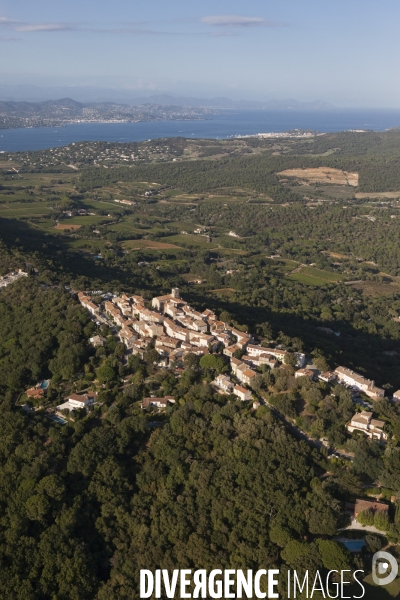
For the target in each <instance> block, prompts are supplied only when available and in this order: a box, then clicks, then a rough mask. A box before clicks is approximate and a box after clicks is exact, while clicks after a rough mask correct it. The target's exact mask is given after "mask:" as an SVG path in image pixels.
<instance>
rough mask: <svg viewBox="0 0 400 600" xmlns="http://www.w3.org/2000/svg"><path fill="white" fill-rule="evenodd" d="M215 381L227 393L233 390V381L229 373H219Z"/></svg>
mask: <svg viewBox="0 0 400 600" xmlns="http://www.w3.org/2000/svg"><path fill="white" fill-rule="evenodd" d="M213 383H214V384H215V385H216V386H217V387H218V388H219V389H221V390H222V391H224V392H226V393H227V394H230V393H231V392H232V390H233V383H232V381H231V380H230V379H229V377H227V375H218V377H216V378H215V380H214V382H213Z"/></svg>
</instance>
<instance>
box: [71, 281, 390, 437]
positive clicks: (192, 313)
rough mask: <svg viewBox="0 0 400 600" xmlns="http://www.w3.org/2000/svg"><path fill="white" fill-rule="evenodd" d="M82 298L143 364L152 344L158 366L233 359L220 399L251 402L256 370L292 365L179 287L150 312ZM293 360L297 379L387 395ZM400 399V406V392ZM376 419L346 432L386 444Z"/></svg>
mask: <svg viewBox="0 0 400 600" xmlns="http://www.w3.org/2000/svg"><path fill="white" fill-rule="evenodd" d="M110 296H111V295H110ZM78 298H79V300H80V302H81V304H82V306H84V307H85V308H86V309H87V310H88V311H89V312H90V313H91V314H92V315H93V317H95V318H96V319H100V320H102V318H103V316H104V315H107V318H108V319H111V320H112V321H113V322H114V324H115V325H116V326H117V327H118V330H117V336H118V338H119V339H120V341H121V342H122V343H123V344H124V345H125V346H126V348H127V350H128V351H129V352H130V353H132V354H138V355H139V356H140V357H141V358H142V359H143V358H144V355H145V353H146V351H147V349H148V348H149V345H150V344H151V343H152V342H153V343H154V347H155V349H156V351H157V352H158V354H159V356H160V360H159V361H158V364H159V365H160V366H163V367H175V366H180V365H181V364H182V363H183V361H184V359H185V357H186V356H187V355H188V354H190V353H194V354H197V355H199V356H202V355H204V354H208V353H212V352H215V351H216V350H219V351H220V350H221V348H222V352H223V354H224V355H225V356H227V357H228V358H229V360H230V367H231V373H230V375H226V374H221V375H218V376H217V377H216V379H215V380H214V381H213V385H214V387H215V388H216V389H217V390H218V391H219V392H220V393H221V394H234V395H236V396H237V397H238V398H239V399H240V400H243V401H245V400H247V401H248V400H251V398H252V393H251V391H250V389H251V388H252V387H253V386H252V383H253V382H254V378H255V377H256V376H257V372H256V371H255V369H257V368H259V367H261V366H262V365H266V366H268V367H269V368H271V369H275V368H278V367H279V366H280V365H281V363H286V362H288V361H287V358H288V355H289V354H291V353H289V352H287V351H286V350H283V349H281V348H268V347H265V346H263V345H256V344H255V343H254V340H253V338H252V336H251V335H249V334H248V333H245V332H243V331H240V330H238V329H236V328H234V327H232V326H230V325H229V324H228V323H226V322H224V321H220V320H218V318H217V316H216V315H215V313H214V312H213V311H211V310H209V309H206V310H204V311H202V312H199V311H197V310H195V309H193V308H192V307H191V306H189V304H188V303H187V302H186V301H185V300H183V299H182V298H181V297H180V293H179V289H177V288H173V289H172V291H171V294H167V295H165V296H157V297H155V298H153V299H152V301H151V304H150V306H151V308H149V307H148V306H146V302H145V299H144V298H142V297H141V296H134V295H131V296H128V295H127V294H122V295H121V296H114V297H110V299H108V300H106V301H105V302H104V303H102V304H101V305H97V304H95V303H94V302H93V301H92V300H91V297H90V295H87V294H84V293H83V292H80V293H79V294H78ZM154 340H155V341H154ZM90 341H91V343H92V344H93V345H94V346H95V347H97V346H102V345H103V344H104V342H105V339H104V338H102V337H101V336H94V337H93V338H91V340H90ZM292 356H293V355H292ZM294 357H295V361H296V371H295V377H296V378H299V377H307V378H308V379H310V380H313V379H314V380H315V379H319V380H321V381H325V382H329V383H335V382H336V383H341V384H343V385H345V386H346V387H348V388H350V389H352V390H353V391H354V392H358V393H364V394H366V395H367V396H369V397H371V398H373V399H379V398H382V397H384V395H385V392H384V390H383V389H381V388H378V387H377V386H375V382H374V381H372V380H370V379H367V378H365V377H364V376H362V375H359V374H358V373H355V372H354V371H352V370H350V369H347V368H346V367H338V368H337V369H336V370H335V371H329V372H327V373H319V372H318V371H317V370H316V369H315V368H314V369H310V368H307V367H306V356H305V354H303V353H301V352H297V353H294ZM318 373H319V374H318ZM249 388H250V389H249ZM394 399H396V398H395V396H394ZM172 400H173V399H168V398H165V399H160V398H158V399H157V398H145V399H144V400H143V402H142V408H148V407H150V406H157V407H158V408H165V407H166V406H167V405H168V403H170V402H172ZM398 400H399V401H400V392H399V398H398ZM372 416H373V414H372V412H362V413H360V414H358V413H357V414H356V415H354V417H353V418H352V420H351V421H350V423H349V424H348V425H347V429H348V431H349V432H350V433H352V432H354V431H360V432H362V433H364V435H366V436H368V437H369V438H371V439H375V440H378V441H380V442H385V441H386V440H387V434H386V433H385V432H384V425H385V423H384V422H383V421H378V420H376V419H373V418H372Z"/></svg>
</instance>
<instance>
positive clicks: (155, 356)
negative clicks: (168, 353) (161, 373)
mask: <svg viewBox="0 0 400 600" xmlns="http://www.w3.org/2000/svg"><path fill="white" fill-rule="evenodd" d="M160 359H161V356H160V354H159V353H158V352H157V350H156V349H155V348H150V349H149V350H147V351H146V352H145V355H144V361H145V362H146V363H147V364H148V365H152V364H154V363H158V362H160Z"/></svg>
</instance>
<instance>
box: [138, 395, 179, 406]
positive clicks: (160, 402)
mask: <svg viewBox="0 0 400 600" xmlns="http://www.w3.org/2000/svg"><path fill="white" fill-rule="evenodd" d="M168 404H175V398H174V397H173V396H165V398H144V399H143V400H142V403H141V405H140V406H141V408H143V409H145V408H151V407H155V408H167V406H168Z"/></svg>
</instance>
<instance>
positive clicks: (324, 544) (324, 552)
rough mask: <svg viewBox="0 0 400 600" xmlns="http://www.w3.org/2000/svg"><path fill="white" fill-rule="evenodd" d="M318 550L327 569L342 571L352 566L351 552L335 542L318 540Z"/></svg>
mask: <svg viewBox="0 0 400 600" xmlns="http://www.w3.org/2000/svg"><path fill="white" fill-rule="evenodd" d="M317 545H318V550H319V553H320V555H321V558H322V562H323V564H324V567H325V568H326V569H329V571H331V570H336V571H342V570H345V569H348V568H349V565H351V557H350V552H349V551H348V550H347V548H345V547H344V546H343V545H342V544H339V542H335V541H334V540H322V539H319V540H317Z"/></svg>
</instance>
